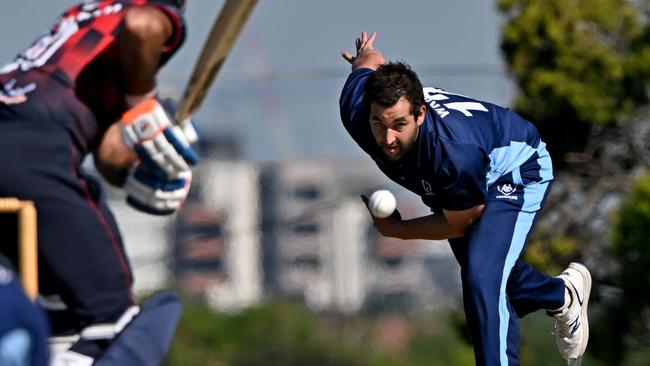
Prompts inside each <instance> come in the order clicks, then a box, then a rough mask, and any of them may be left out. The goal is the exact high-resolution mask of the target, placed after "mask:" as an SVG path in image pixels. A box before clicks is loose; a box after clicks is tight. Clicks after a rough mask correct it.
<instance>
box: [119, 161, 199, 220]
mask: <svg viewBox="0 0 650 366" xmlns="http://www.w3.org/2000/svg"><path fill="white" fill-rule="evenodd" d="M191 184H192V171H191V170H186V171H182V172H180V173H178V175H177V176H176V177H175V178H174V179H169V178H167V177H166V176H161V175H159V174H156V173H154V172H152V171H151V170H149V169H148V166H147V165H145V164H143V163H140V164H139V165H138V166H136V167H135V169H133V170H132V171H131V173H130V174H129V176H128V177H127V179H126V183H125V184H124V190H125V191H126V193H127V197H126V202H127V203H128V204H129V205H130V206H131V207H133V208H135V209H137V210H138V211H142V212H145V213H148V214H152V215H169V214H172V213H174V212H175V211H176V210H177V209H178V208H179V207H180V206H181V205H182V204H183V202H185V198H187V193H188V192H189V190H190V185H191Z"/></svg>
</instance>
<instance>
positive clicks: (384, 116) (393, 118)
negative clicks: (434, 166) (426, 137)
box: [370, 97, 426, 161]
mask: <svg viewBox="0 0 650 366" xmlns="http://www.w3.org/2000/svg"><path fill="white" fill-rule="evenodd" d="M425 111H426V107H425V106H424V105H422V106H421V107H420V114H419V115H418V116H417V117H416V116H414V115H413V114H412V109H411V103H410V102H409V101H408V100H406V99H405V98H404V97H402V98H400V99H399V100H398V101H397V103H395V104H394V105H392V106H390V107H384V106H381V105H379V104H377V103H372V104H371V105H370V128H371V129H372V134H373V135H374V136H375V141H376V142H377V146H379V148H380V149H381V151H382V152H383V153H384V155H385V156H386V158H387V159H388V160H390V161H395V160H399V159H400V158H401V157H402V156H404V154H406V153H407V152H409V151H411V150H413V148H414V147H415V142H416V140H417V138H418V128H419V127H420V125H421V124H422V123H423V122H424V113H425Z"/></svg>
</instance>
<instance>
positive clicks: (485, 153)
mask: <svg viewBox="0 0 650 366" xmlns="http://www.w3.org/2000/svg"><path fill="white" fill-rule="evenodd" d="M372 72H373V70H371V69H367V68H364V69H358V70H355V71H354V72H352V73H351V74H350V76H349V77H348V79H347V81H346V83H345V86H344V87H343V91H342V92H341V99H340V101H339V104H340V108H341V120H342V121H343V125H344V126H345V128H346V129H347V131H348V132H349V133H350V135H351V136H352V138H353V139H354V140H355V141H356V143H357V144H358V145H359V146H360V147H361V148H362V149H363V150H364V151H365V152H366V153H367V154H368V155H370V157H371V158H372V159H373V160H374V161H375V163H377V166H378V167H379V169H381V171H382V172H384V174H386V175H387V176H388V177H389V178H390V179H392V180H393V181H395V182H397V183H398V184H400V185H402V186H403V187H405V188H406V189H408V190H410V191H412V192H414V193H416V194H418V195H419V196H420V197H422V200H423V202H424V203H425V204H426V205H428V206H429V207H431V208H432V209H433V210H434V211H436V212H438V211H440V209H445V210H451V211H456V210H465V209H468V208H471V207H473V206H476V205H480V204H484V203H485V202H486V200H487V191H488V187H490V186H491V185H493V184H495V183H496V182H497V181H498V182H499V183H500V184H504V187H511V186H508V184H512V185H515V186H516V185H521V186H524V185H527V184H529V183H532V182H542V181H549V180H551V179H553V175H552V167H551V165H550V159H540V157H544V156H547V155H548V152H547V151H546V149H545V144H544V143H543V142H542V141H541V140H540V137H539V133H538V132H537V129H536V127H535V126H534V125H533V124H532V123H530V122H528V121H526V120H524V119H523V118H521V117H520V116H519V115H518V114H516V113H515V112H513V111H511V110H509V109H507V108H503V107H499V106H497V105H494V104H491V103H487V102H483V101H478V100H475V99H472V98H469V97H466V96H463V95H459V94H454V93H449V92H447V91H444V90H441V89H437V88H432V87H425V88H424V89H423V92H424V98H425V102H426V104H427V111H426V116H425V120H424V123H423V124H422V125H421V126H420V129H419V135H418V139H417V141H416V146H415V148H414V149H413V150H412V151H410V152H408V153H407V154H405V155H404V156H403V157H402V158H400V159H399V160H398V161H394V162H391V161H389V160H388V159H386V158H385V156H384V154H383V152H382V151H381V149H380V148H379V147H378V146H377V143H376V142H375V139H374V137H373V134H372V131H371V129H370V122H369V111H368V109H367V108H366V107H365V106H364V103H363V89H364V85H365V82H366V79H367V78H368V76H370V75H371V74H372ZM507 189H508V188H507ZM511 189H513V190H514V188H511ZM506 193H508V192H506ZM524 209H526V207H524ZM531 209H532V208H531Z"/></svg>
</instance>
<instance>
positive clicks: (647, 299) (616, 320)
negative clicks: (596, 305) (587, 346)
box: [596, 172, 650, 364]
mask: <svg viewBox="0 0 650 366" xmlns="http://www.w3.org/2000/svg"><path fill="white" fill-rule="evenodd" d="M649 223H650V172H646V173H645V174H644V175H643V176H641V177H640V178H639V179H638V180H637V182H636V185H635V189H634V191H633V192H632V194H631V195H630V196H629V197H628V198H627V199H626V200H625V202H624V203H623V204H622V206H621V208H620V210H619V215H618V218H617V220H616V225H615V226H614V230H613V234H612V247H613V252H614V254H615V256H616V258H617V259H618V261H619V263H620V270H619V272H618V278H617V279H616V281H615V282H616V283H614V285H615V286H616V287H618V288H619V289H620V290H622V291H620V292H619V293H618V294H617V296H616V300H615V301H612V302H611V305H610V308H609V309H608V310H607V311H606V315H605V316H606V318H607V320H608V321H607V322H605V324H607V325H606V327H605V328H606V329H607V333H608V334H617V335H619V336H618V337H611V336H603V339H598V338H596V342H599V343H600V344H601V347H597V348H598V349H601V350H603V351H605V352H603V353H604V354H603V355H602V356H603V357H604V358H605V357H609V358H610V359H609V361H610V362H611V364H619V363H621V361H622V360H623V359H624V358H625V357H626V356H628V355H626V353H627V350H628V349H632V350H635V349H646V350H648V349H649V347H650V292H649V291H648V289H650V225H649ZM622 335H625V336H622ZM646 361H647V360H646Z"/></svg>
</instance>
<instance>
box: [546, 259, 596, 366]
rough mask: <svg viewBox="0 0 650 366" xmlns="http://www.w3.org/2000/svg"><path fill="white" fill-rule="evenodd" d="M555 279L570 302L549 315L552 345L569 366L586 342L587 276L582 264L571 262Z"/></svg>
mask: <svg viewBox="0 0 650 366" xmlns="http://www.w3.org/2000/svg"><path fill="white" fill-rule="evenodd" d="M557 278H561V279H562V280H564V284H565V285H566V289H567V291H568V293H569V297H570V300H569V304H568V306H566V307H565V308H564V309H561V310H558V311H557V312H549V315H552V316H553V317H554V318H555V344H556V345H557V348H558V350H559V351H560V355H562V358H564V359H565V360H566V361H567V364H569V365H571V364H573V363H574V362H576V361H579V360H580V359H581V357H582V355H583V354H584V353H585V350H586V349H587V342H588V341H589V320H588V315H587V305H588V304H589V294H590V293H591V274H590V273H589V270H588V269H587V267H585V266H584V265H582V264H580V263H575V262H572V263H570V264H569V267H568V268H567V269H566V270H564V272H562V274H560V275H559V276H557Z"/></svg>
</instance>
